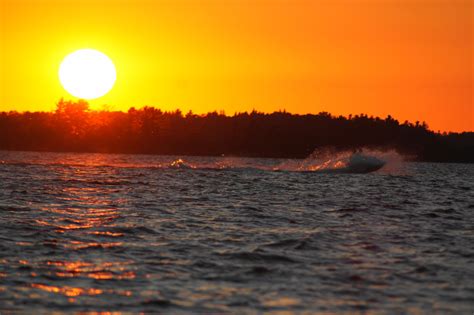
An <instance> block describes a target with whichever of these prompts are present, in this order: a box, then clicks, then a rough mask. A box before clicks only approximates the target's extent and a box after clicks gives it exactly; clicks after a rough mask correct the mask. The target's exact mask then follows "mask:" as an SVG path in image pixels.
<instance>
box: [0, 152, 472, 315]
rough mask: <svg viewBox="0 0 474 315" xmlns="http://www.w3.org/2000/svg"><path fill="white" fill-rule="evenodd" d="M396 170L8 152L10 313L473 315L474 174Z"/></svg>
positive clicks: (5, 259) (2, 249) (6, 303)
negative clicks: (348, 171)
mask: <svg viewBox="0 0 474 315" xmlns="http://www.w3.org/2000/svg"><path fill="white" fill-rule="evenodd" d="M392 155H393V154H392ZM179 158H181V159H182V160H181V161H179ZM388 160H390V159H388ZM395 160H396V159H392V160H390V161H389V163H388V164H387V165H386V166H385V167H384V168H382V169H381V170H379V171H377V172H375V173H369V174H337V173H319V172H314V171H311V170H318V169H319V168H320V167H319V166H320V165H321V161H316V160H306V161H291V160H289V161H288V160H286V161H283V160H266V159H238V158H201V157H170V156H140V155H102V154H70V153H65V154H59V153H56V154H54V153H31V152H16V153H14V152H0V161H1V162H0V185H1V186H0V312H2V314H4V313H5V314H8V313H9V311H11V312H31V311H32V310H34V311H35V312H36V313H47V312H48V313H49V312H53V311H56V312H68V313H69V312H76V311H77V312H82V311H90V312H100V311H111V312H113V311H115V312H117V311H119V312H131V313H136V312H170V313H238V314H241V313H261V312H270V313H278V312H282V311H289V312H294V313H305V312H307V313H315V312H323V313H329V314H332V313H338V314H340V313H342V314H344V313H347V314H348V313H351V314H352V313H358V314H372V313H377V314H379V313H381V314H394V313H411V314H436V313H438V314H472V312H473V311H474V245H473V244H474V215H473V211H474V198H473V197H474V185H473V178H474V166H473V165H467V164H428V163H401V162H399V161H398V162H397V161H395Z"/></svg>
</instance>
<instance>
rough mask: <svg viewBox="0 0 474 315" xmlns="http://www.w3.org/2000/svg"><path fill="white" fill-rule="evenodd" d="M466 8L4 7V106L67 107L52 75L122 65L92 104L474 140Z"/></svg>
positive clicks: (20, 2) (20, 0)
mask: <svg viewBox="0 0 474 315" xmlns="http://www.w3.org/2000/svg"><path fill="white" fill-rule="evenodd" d="M473 2H474V1H472V0H319V1H316V0H168V1H165V0H148V1H145V0H129V1H125V0H121V1H119V0H115V1H112V0H54V1H53V0H0V3H1V5H0V111H9V110H17V111H38V110H41V111H45V110H53V109H54V108H55V104H56V103H57V101H58V100H59V99H60V98H61V97H64V98H65V99H74V97H72V96H70V95H69V94H68V93H67V92H66V91H65V90H64V89H63V88H62V86H61V84H60V81H59V78H58V69H59V65H60V63H61V61H62V60H63V58H64V57H65V56H66V55H67V54H69V53H71V52H74V51H75V50H78V49H83V48H92V49H97V50H99V51H101V52H103V53H105V54H106V55H108V56H109V57H110V58H111V59H112V60H113V62H114V64H115V66H116V68H117V81H116V84H115V86H114V88H113V89H112V90H111V91H110V92H109V93H108V94H107V95H105V96H103V97H101V98H98V99H95V100H91V101H90V103H91V105H92V107H93V108H95V109H100V108H108V109H113V110H127V109H128V108H130V107H132V106H134V107H137V108H139V107H142V106H145V105H152V106H155V107H159V108H161V109H163V110H174V109H176V108H180V109H181V110H182V111H183V112H187V111H189V110H192V111H193V112H194V113H205V112H208V111H213V110H217V111H220V110H224V111H225V112H226V113H227V114H233V113H235V112H242V111H251V110H253V109H255V110H258V111H263V112H273V111H276V110H286V111H288V112H291V113H300V114H305V113H318V112H321V111H327V112H330V113H332V114H335V115H349V114H360V113H365V114H368V115H374V116H380V117H386V116H387V115H391V116H392V117H394V118H396V119H399V120H400V121H401V122H403V121H405V120H409V121H411V122H415V121H426V122H427V123H428V125H429V127H430V129H432V130H434V131H438V130H439V131H457V132H460V131H474V101H473V98H474V91H473V82H474V62H473V58H474V55H473V42H474V39H473V33H474V30H473V28H474V26H473V15H474V4H473Z"/></svg>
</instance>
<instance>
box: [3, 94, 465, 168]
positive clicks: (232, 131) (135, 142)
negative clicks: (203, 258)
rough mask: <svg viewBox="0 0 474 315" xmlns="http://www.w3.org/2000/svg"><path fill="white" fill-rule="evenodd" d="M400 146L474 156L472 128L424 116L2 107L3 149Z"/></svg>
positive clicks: (292, 151) (279, 150) (272, 152)
mask: <svg viewBox="0 0 474 315" xmlns="http://www.w3.org/2000/svg"><path fill="white" fill-rule="evenodd" d="M322 147H332V148H335V149H355V148H359V147H369V148H370V147H372V148H379V149H380V148H382V149H396V150H398V151H399V152H400V153H403V154H410V155H416V156H417V157H418V159H419V160H423V161H438V162H474V133H473V132H465V133H449V134H446V133H443V134H440V133H434V132H432V131H430V130H429V129H428V125H427V124H426V123H425V122H419V121H417V122H415V124H412V123H410V122H408V121H405V122H404V123H403V124H400V123H399V122H398V121H397V120H396V119H394V118H393V117H392V116H390V115H388V116H387V117H386V118H385V119H381V118H379V117H369V116H367V115H366V114H359V115H349V116H348V117H344V116H337V117H336V116H333V115H331V114H330V113H328V112H321V113H319V114H316V115H314V114H308V115H293V114H290V113H287V112H286V111H278V112H274V113H271V114H265V113H261V112H258V111H255V110H253V111H252V112H251V113H247V112H244V113H236V114H234V115H233V116H226V115H225V113H224V112H219V113H218V112H211V113H208V114H206V115H196V114H194V113H193V112H191V111H190V112H189V113H187V114H186V115H185V116H183V113H182V112H181V111H180V110H176V111H174V112H163V111H162V110H160V109H157V108H154V107H151V106H145V107H143V108H141V109H136V108H134V107H132V108H130V109H129V110H128V112H126V113H124V112H117V111H115V112H113V111H105V110H102V111H92V110H90V108H89V105H88V103H87V102H86V101H84V100H79V101H75V102H73V101H65V100H63V99H61V100H60V101H59V102H58V103H57V108H56V110H55V111H54V112H35V113H31V112H24V113H17V112H2V113H0V149H4V150H37V151H80V152H113V153H153V154H189V155H221V154H225V155H238V156H261V157H287V158H289V157H293V158H302V157H306V156H308V155H309V154H311V153H312V152H313V151H314V150H315V149H318V148H322Z"/></svg>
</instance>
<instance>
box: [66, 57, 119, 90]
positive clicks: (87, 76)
mask: <svg viewBox="0 0 474 315" xmlns="http://www.w3.org/2000/svg"><path fill="white" fill-rule="evenodd" d="M115 79H116V71H115V66H114V64H113V62H112V60H110V58H109V57H107V56H106V55H105V54H103V53H101V52H99V51H97V50H93V49H81V50H77V51H75V52H73V53H71V54H69V55H67V56H66V58H64V60H63V61H62V63H61V66H60V67H59V80H60V81H61V84H62V86H63V87H64V89H65V90H66V91H68V92H69V93H70V94H71V95H73V96H75V97H79V98H85V99H94V98H98V97H101V96H104V95H105V94H107V92H109V91H110V90H111V89H112V87H113V86H114V83H115Z"/></svg>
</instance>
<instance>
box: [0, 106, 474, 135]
mask: <svg viewBox="0 0 474 315" xmlns="http://www.w3.org/2000/svg"><path fill="white" fill-rule="evenodd" d="M61 102H65V103H70V104H80V103H84V104H85V105H86V106H87V108H86V109H85V110H84V112H88V113H129V112H130V111H131V110H137V111H139V110H143V109H146V108H150V109H154V110H158V111H160V112H162V113H163V114H177V113H179V114H181V115H182V116H183V117H186V116H188V115H193V116H197V117H206V116H209V115H216V114H217V115H218V116H224V117H229V118H232V117H236V116H239V115H252V114H257V115H274V114H287V115H291V116H295V117H303V116H328V117H330V118H333V119H340V118H344V119H346V120H351V119H355V118H361V117H362V118H368V119H375V120H389V121H390V120H392V121H396V122H397V123H398V124H400V125H408V126H418V125H420V126H423V127H424V128H425V129H427V130H429V131H431V132H433V133H435V134H440V135H446V134H453V135H454V134H471V133H472V134H474V129H472V130H463V131H447V130H444V131H441V130H439V129H438V130H437V131H436V130H434V129H432V128H430V127H429V124H428V123H427V122H426V121H425V120H422V121H420V120H416V121H415V122H412V121H409V120H405V121H404V122H403V123H402V122H401V120H399V119H397V118H395V117H393V116H392V115H391V114H387V115H386V116H385V118H383V117H382V116H377V115H373V114H369V113H359V114H352V113H351V114H348V115H342V114H340V115H336V114H332V113H331V112H329V111H325V110H322V111H319V112H318V113H311V112H307V113H304V114H300V113H294V112H291V111H288V110H286V109H278V110H274V111H272V112H265V111H260V110H257V109H255V108H254V109H252V111H247V110H246V111H235V112H234V113H233V114H227V113H226V111H225V110H217V109H214V110H212V111H208V112H206V113H201V114H197V113H194V112H193V110H189V111H187V112H186V113H184V112H183V111H182V110H181V109H180V108H176V109H171V110H163V109H161V108H160V107H156V106H155V105H143V106H141V107H138V106H131V107H129V108H128V109H127V110H114V109H110V110H109V109H106V108H104V109H92V108H90V104H89V102H88V101H87V100H86V99H77V100H68V99H64V98H63V97H62V98H60V99H59V101H58V102H57V103H56V104H60V103H61ZM101 106H104V107H106V106H108V104H103V105H101ZM57 111H58V109H57V108H56V109H53V110H36V111H30V110H25V111H18V110H9V111H4V110H3V111H0V114H9V113H18V114H26V113H52V114H54V113H56V112H57Z"/></svg>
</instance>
